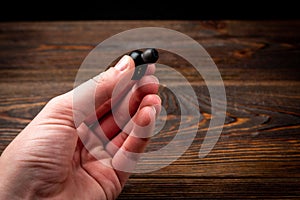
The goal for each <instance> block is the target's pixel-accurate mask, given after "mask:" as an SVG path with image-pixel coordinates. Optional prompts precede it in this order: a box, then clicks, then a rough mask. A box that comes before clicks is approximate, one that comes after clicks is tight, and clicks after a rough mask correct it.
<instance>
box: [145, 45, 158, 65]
mask: <svg viewBox="0 0 300 200" xmlns="http://www.w3.org/2000/svg"><path fill="white" fill-rule="evenodd" d="M141 56H142V59H143V61H144V62H145V63H155V62H156V61H157V60H158V57H159V56H158V52H157V50H156V49H153V48H151V49H146V50H145V51H144V53H142V55H141Z"/></svg>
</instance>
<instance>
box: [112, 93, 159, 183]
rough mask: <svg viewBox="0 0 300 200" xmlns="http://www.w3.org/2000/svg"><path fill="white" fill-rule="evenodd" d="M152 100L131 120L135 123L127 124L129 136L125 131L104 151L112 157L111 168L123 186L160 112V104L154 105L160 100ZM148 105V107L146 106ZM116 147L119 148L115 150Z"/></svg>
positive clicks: (145, 144) (144, 146)
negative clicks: (114, 170)
mask: <svg viewBox="0 0 300 200" xmlns="http://www.w3.org/2000/svg"><path fill="white" fill-rule="evenodd" d="M152 98H153V99H155V100H153V101H152V102H151V103H150V101H149V102H145V105H143V107H141V108H140V109H139V110H138V112H137V113H136V115H135V116H134V118H133V121H134V122H135V123H134V124H133V125H132V124H129V126H132V127H129V128H130V129H131V131H130V133H129V135H128V136H127V137H126V131H128V130H125V132H122V133H120V134H119V135H118V136H116V137H115V138H114V139H113V141H111V142H110V143H109V144H108V145H107V146H106V150H107V151H108V152H109V153H110V154H112V155H114V156H113V159H112V166H113V168H114V169H116V172H117V174H118V177H119V179H120V182H121V184H124V183H125V181H126V180H127V179H128V177H129V174H130V173H131V172H133V171H134V169H135V166H136V163H137V161H138V159H139V156H140V154H141V153H142V152H144V150H145V148H146V146H147V144H148V141H149V136H151V135H152V133H153V130H154V126H155V118H156V116H157V114H158V113H159V111H160V104H156V103H158V102H160V99H159V97H158V96H156V97H152ZM157 101H158V102H157ZM154 102H155V104H154ZM148 103H150V105H147V104H148ZM141 106H142V104H141ZM118 146H120V148H116V147H118Z"/></svg>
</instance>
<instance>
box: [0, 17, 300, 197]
mask: <svg viewBox="0 0 300 200" xmlns="http://www.w3.org/2000/svg"><path fill="white" fill-rule="evenodd" d="M143 26H160V27H165V28H170V29H174V30H177V31H180V32H182V33H184V34H187V35H188V36H190V37H192V38H193V39H195V40H197V41H198V42H199V43H200V44H201V45H203V47H204V48H205V49H206V50H207V51H208V53H209V54H210V55H211V56H212V58H213V60H214V61H215V63H216V64H217V66H218V68H219V70H220V73H221V75H222V78H223V80H224V84H225V89H226V95H227V118H226V124H225V126H224V130H223V132H222V134H221V137H220V138H219V140H218V142H217V144H216V145H215V147H214V148H213V150H212V151H211V152H210V154H208V156H206V157H205V158H201V159H200V158H198V151H199V149H200V146H201V143H202V141H203V137H204V136H205V134H206V130H207V127H208V122H209V119H210V96H209V94H208V92H207V88H206V86H205V84H204V82H203V81H201V79H199V77H197V76H196V75H193V73H192V68H191V67H188V63H187V62H185V61H184V60H182V59H179V58H177V57H176V56H163V55H167V54H165V53H164V52H161V57H160V61H161V62H163V63H166V64H169V65H170V66H180V67H178V69H180V70H181V71H182V73H183V74H185V75H186V76H187V77H188V78H189V79H188V80H189V81H191V82H193V81H194V82H193V83H197V84H193V87H194V90H195V91H196V92H197V94H198V98H199V104H200V111H201V114H202V116H203V120H202V121H201V122H200V123H199V131H198V133H197V135H196V138H195V140H194V142H193V144H192V145H191V146H190V148H189V149H188V150H187V151H186V152H185V153H184V154H183V155H182V156H181V157H180V159H178V160H177V161H175V162H174V163H172V164H171V165H170V166H168V167H165V168H163V169H161V170H158V171H154V172H151V173H146V174H134V175H132V176H131V178H130V180H129V181H128V183H127V184H126V186H125V188H124V190H123V192H122V194H121V195H120V196H119V199H145V198H149V199H163V198H165V199H172V198H174V199H188V198H191V199H201V198H204V199H208V198H213V199H217V198H221V199H225V198H233V199H244V198H259V199H266V198H272V199H277V198H278V199H285V198H287V199H299V198H300V133H299V130H300V79H299V78H300V67H299V64H300V21H297V20H294V21H78V22H10V23H4V22H3V23H0V153H1V152H2V151H3V150H4V149H5V147H6V146H7V145H8V144H9V143H10V142H11V140H12V139H13V138H14V137H15V136H16V135H17V134H18V133H19V132H20V131H21V130H22V129H23V128H24V127H25V126H26V125H27V124H28V123H29V122H30V120H31V119H33V118H34V116H35V115H36V114H37V113H38V112H39V111H40V110H41V108H42V107H43V106H44V105H45V103H46V102H47V101H48V100H49V99H51V98H52V97H54V96H56V95H59V94H61V93H64V92H67V91H69V90H71V89H72V88H73V83H74V80H75V76H76V73H77V70H78V68H79V66H80V64H81V62H82V61H83V60H84V58H85V56H87V54H88V53H89V51H90V50H92V49H93V48H94V47H95V46H96V45H97V44H98V43H100V42H101V41H103V40H104V39H106V38H108V37H110V36H112V35H114V34H116V33H119V32H121V31H124V30H128V29H130V28H136V27H143ZM158 73H159V70H158ZM160 74H161V76H162V77H161V78H167V76H168V74H164V73H160ZM164 76H165V77H164ZM175 84H176V83H175ZM177 84H178V85H179V86H180V83H177ZM160 95H161V96H162V98H163V99H164V101H163V104H164V106H165V107H166V108H167V109H168V112H169V114H170V115H169V116H170V121H169V123H167V124H166V126H165V127H164V129H163V131H162V134H159V135H157V136H155V137H154V138H153V140H152V141H151V143H150V145H149V147H148V151H151V150H155V149H159V148H160V147H163V146H164V145H166V144H168V142H170V140H171V139H172V137H173V136H174V131H172V130H173V129H174V123H175V125H176V123H177V121H176V120H175V122H174V123H173V122H172V119H173V118H172V116H175V118H176V115H179V114H180V113H178V112H176V111H177V110H178V108H177V106H178V105H177V103H176V101H175V100H174V99H175V98H174V96H172V93H170V92H169V91H168V90H167V89H164V88H162V89H161V91H160ZM197 109H198V108H197ZM170 122H171V123H172V124H173V126H172V124H170ZM187 133H188V132H187Z"/></svg>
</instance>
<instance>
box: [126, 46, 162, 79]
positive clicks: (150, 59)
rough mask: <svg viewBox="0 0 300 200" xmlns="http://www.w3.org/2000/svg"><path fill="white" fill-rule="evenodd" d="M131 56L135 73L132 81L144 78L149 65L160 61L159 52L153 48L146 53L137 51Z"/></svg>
mask: <svg viewBox="0 0 300 200" xmlns="http://www.w3.org/2000/svg"><path fill="white" fill-rule="evenodd" d="M129 56H130V57H131V58H132V59H133V60H134V64H135V67H136V69H135V71H134V74H133V76H132V78H131V79H132V80H139V79H141V78H142V76H144V74H145V72H146V70H147V65H146V64H150V63H155V62H156V61H157V60H158V57H159V56H158V51H157V50H156V49H153V48H149V49H146V50H145V51H144V52H142V51H139V50H136V51H133V52H131V53H130V54H129Z"/></svg>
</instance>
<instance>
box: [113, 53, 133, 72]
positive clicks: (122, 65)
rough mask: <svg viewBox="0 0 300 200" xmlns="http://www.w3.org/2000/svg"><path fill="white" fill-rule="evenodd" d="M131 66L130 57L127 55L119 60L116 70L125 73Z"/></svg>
mask: <svg viewBox="0 0 300 200" xmlns="http://www.w3.org/2000/svg"><path fill="white" fill-rule="evenodd" d="M129 64H130V61H129V56H127V55H125V56H123V57H122V58H121V60H119V62H118V63H117V64H116V66H115V68H116V69H117V70H120V71H124V70H125V69H126V68H127V67H128V66H129Z"/></svg>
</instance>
